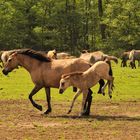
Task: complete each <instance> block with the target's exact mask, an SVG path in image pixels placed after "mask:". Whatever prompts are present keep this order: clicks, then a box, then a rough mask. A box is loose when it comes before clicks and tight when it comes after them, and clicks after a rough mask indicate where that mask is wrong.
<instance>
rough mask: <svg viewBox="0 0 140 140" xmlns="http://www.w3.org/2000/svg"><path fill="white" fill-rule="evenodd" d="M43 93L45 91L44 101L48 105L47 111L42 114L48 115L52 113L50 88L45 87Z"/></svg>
mask: <svg viewBox="0 0 140 140" xmlns="http://www.w3.org/2000/svg"><path fill="white" fill-rule="evenodd" d="M45 91H46V99H47V103H48V109H47V110H46V111H45V112H44V114H48V113H50V112H51V111H52V108H51V95H50V88H49V87H45Z"/></svg>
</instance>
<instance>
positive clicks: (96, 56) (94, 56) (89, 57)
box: [80, 51, 118, 65]
mask: <svg viewBox="0 0 140 140" xmlns="http://www.w3.org/2000/svg"><path fill="white" fill-rule="evenodd" d="M80 58H82V59H84V60H86V61H88V62H89V63H90V64H92V65H93V64H95V63H96V62H97V61H103V60H105V59H106V58H107V59H108V60H113V61H114V62H115V63H118V58H117V57H115V56H109V55H107V54H104V53H103V52H102V51H96V52H91V53H89V52H88V51H84V53H82V54H81V55H80Z"/></svg>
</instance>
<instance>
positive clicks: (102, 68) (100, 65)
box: [85, 61, 109, 75]
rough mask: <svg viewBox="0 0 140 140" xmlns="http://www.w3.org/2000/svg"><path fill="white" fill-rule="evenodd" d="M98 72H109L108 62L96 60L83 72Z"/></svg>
mask: <svg viewBox="0 0 140 140" xmlns="http://www.w3.org/2000/svg"><path fill="white" fill-rule="evenodd" d="M94 72H96V73H100V74H102V75H104V74H105V73H108V72H109V64H107V63H106V62H104V61H98V62H96V63H95V64H94V65H93V66H92V67H91V68H89V69H88V70H87V71H85V73H94Z"/></svg>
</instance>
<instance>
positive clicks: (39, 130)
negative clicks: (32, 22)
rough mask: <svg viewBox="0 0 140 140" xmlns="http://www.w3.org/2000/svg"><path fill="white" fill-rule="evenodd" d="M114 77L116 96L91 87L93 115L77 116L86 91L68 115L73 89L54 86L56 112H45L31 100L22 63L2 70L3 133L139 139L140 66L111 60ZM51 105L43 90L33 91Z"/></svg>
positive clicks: (33, 137)
mask: <svg viewBox="0 0 140 140" xmlns="http://www.w3.org/2000/svg"><path fill="white" fill-rule="evenodd" d="M112 66H113V67H112V68H113V75H114V77H115V80H114V84H115V88H114V92H113V94H112V95H113V98H112V99H110V98H109V96H108V94H106V95H105V96H103V95H100V94H97V93H96V92H97V89H98V86H99V85H97V86H95V87H93V88H92V90H93V101H92V107H91V115H90V116H89V117H82V118H79V117H78V113H79V110H80V107H81V96H80V98H78V101H76V103H75V105H74V108H73V111H72V112H71V114H69V115H67V114H66V113H67V111H68V109H69V106H70V103H71V101H72V97H73V95H74V93H73V92H72V88H69V89H67V90H66V91H65V92H64V93H63V95H60V94H59V93H58V89H51V90H52V113H50V114H49V115H43V111H42V112H39V111H38V110H36V109H35V108H34V107H33V106H32V105H31V103H30V101H29V100H28V95H29V93H30V91H31V90H32V88H33V84H32V81H31V79H30V76H29V74H28V73H27V72H26V71H25V70H24V69H23V68H20V69H17V70H14V71H13V72H11V73H9V75H8V76H4V75H3V74H2V73H1V70H0V107H1V109H0V139H2V140H4V139H8V140H12V139H18V140H20V139H21V140H40V139H42V140H52V139H60V140H64V139H70V140H71V139H78V140H92V139H94V140H96V139H97V140H110V139H111V140H118V139H119V140H126V139H127V140H138V139H140V133H139V132H140V68H137V69H131V68H130V67H127V68H121V67H120V61H119V64H117V65H116V64H114V63H112ZM34 99H35V100H36V101H37V102H38V103H40V104H42V105H43V109H44V111H45V110H46V97H45V92H44V90H41V91H40V92H38V93H37V95H35V96H34Z"/></svg>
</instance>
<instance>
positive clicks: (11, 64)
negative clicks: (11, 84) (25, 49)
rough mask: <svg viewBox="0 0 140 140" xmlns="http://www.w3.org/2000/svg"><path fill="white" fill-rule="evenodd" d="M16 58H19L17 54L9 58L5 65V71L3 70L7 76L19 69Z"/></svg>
mask: <svg viewBox="0 0 140 140" xmlns="http://www.w3.org/2000/svg"><path fill="white" fill-rule="evenodd" d="M16 56H17V52H15V53H13V54H12V55H10V56H9V58H8V60H7V62H6V63H5V64H4V69H3V70H2V72H3V74H5V75H7V74H8V73H9V72H11V71H12V70H13V69H15V68H17V67H18V61H17V58H16Z"/></svg>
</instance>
